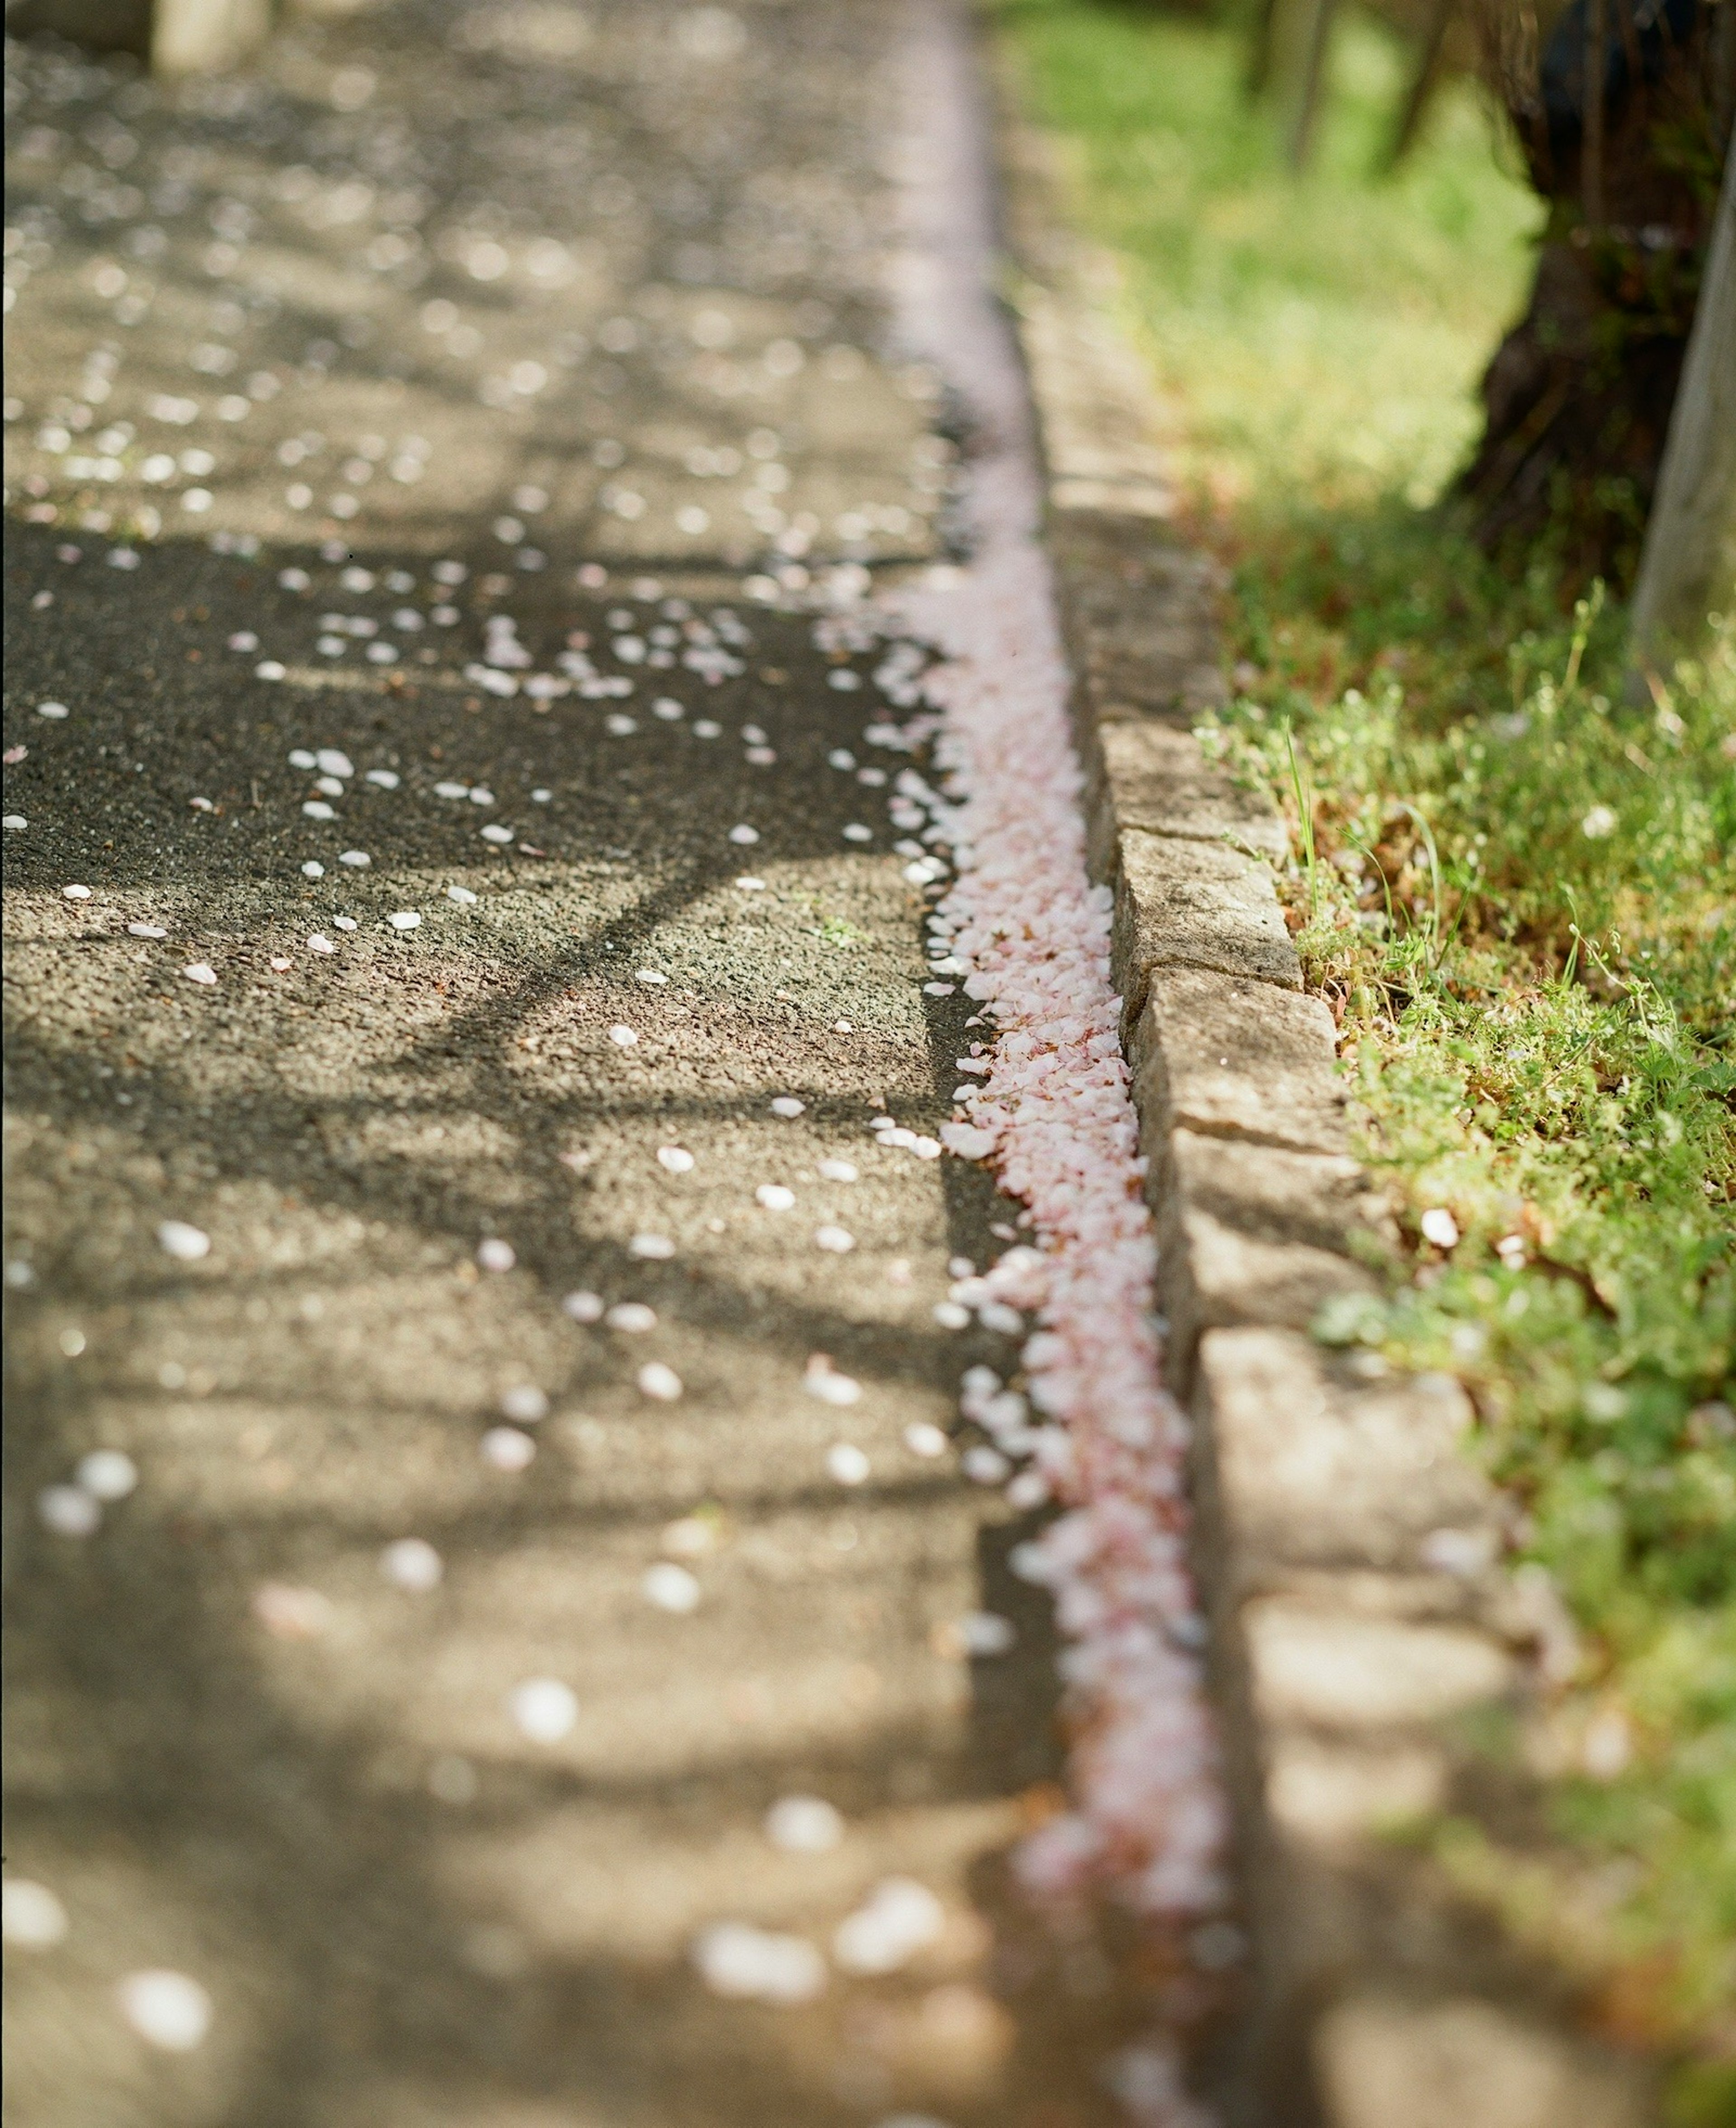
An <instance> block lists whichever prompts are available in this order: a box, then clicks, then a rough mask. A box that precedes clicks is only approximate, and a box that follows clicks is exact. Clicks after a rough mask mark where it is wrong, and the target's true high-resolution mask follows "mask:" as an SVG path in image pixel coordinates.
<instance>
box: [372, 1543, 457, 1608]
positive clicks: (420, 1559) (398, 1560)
mask: <svg viewBox="0 0 1736 2128" xmlns="http://www.w3.org/2000/svg"><path fill="white" fill-rule="evenodd" d="M380 1571H381V1573H382V1574H383V1575H385V1577H386V1579H387V1580H388V1581H389V1582H391V1584H392V1585H393V1587H394V1588H397V1589H403V1590H405V1591H406V1593H407V1594H410V1595H412V1596H424V1595H426V1594H427V1593H428V1591H429V1589H436V1588H438V1587H439V1584H440V1577H441V1576H442V1575H443V1574H444V1573H445V1571H446V1563H445V1561H444V1560H443V1559H442V1558H441V1556H440V1555H439V1552H437V1551H435V1550H434V1546H432V1545H431V1544H430V1543H429V1541H428V1540H427V1539H426V1538H425V1537H396V1538H394V1540H393V1541H392V1542H391V1543H390V1544H389V1545H387V1547H386V1549H385V1550H384V1551H382V1553H381V1554H380Z"/></svg>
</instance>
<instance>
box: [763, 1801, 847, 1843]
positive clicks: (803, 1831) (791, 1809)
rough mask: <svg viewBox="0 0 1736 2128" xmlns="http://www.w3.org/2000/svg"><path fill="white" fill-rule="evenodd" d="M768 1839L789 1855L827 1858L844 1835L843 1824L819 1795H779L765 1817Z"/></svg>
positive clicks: (835, 1812)
mask: <svg viewBox="0 0 1736 2128" xmlns="http://www.w3.org/2000/svg"><path fill="white" fill-rule="evenodd" d="M765 1826H766V1838H767V1839H768V1840H769V1841H771V1844H772V1845H773V1846H774V1847H778V1848H781V1849H782V1850H783V1851H784V1853H785V1854H786V1855H824V1854H827V1853H828V1852H829V1851H830V1850H832V1848H834V1847H836V1846H837V1844H838V1842H839V1841H841V1840H842V1838H843V1836H844V1821H843V1819H842V1817H840V1816H839V1815H838V1813H837V1811H835V1810H834V1809H833V1808H832V1805H831V1804H830V1803H827V1802H825V1801H824V1800H823V1798H820V1797H819V1796H809V1795H790V1796H780V1797H779V1798H778V1800H777V1801H776V1803H773V1805H772V1806H771V1809H770V1810H768V1811H767V1812H766V1817H765Z"/></svg>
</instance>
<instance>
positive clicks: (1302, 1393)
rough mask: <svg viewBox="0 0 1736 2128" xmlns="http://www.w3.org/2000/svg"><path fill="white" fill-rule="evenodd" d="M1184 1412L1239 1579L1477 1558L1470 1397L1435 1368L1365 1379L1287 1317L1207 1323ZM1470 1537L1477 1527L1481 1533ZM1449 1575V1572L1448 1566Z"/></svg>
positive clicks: (1245, 1583)
mask: <svg viewBox="0 0 1736 2128" xmlns="http://www.w3.org/2000/svg"><path fill="white" fill-rule="evenodd" d="M1194 1380H1195V1388H1194V1394H1193V1411H1194V1418H1195V1424H1196V1427H1197V1429H1198V1439H1199V1441H1200V1443H1201V1447H1202V1454H1205V1455H1207V1456H1209V1457H1210V1460H1211V1465H1212V1484H1213V1488H1214V1490H1215V1492H1216V1494H1217V1499H1218V1502H1219V1512H1220V1513H1221V1517H1222V1518H1223V1519H1224V1523H1225V1527H1226V1541H1227V1543H1228V1545H1229V1547H1230V1556H1227V1557H1226V1558H1225V1559H1223V1560H1221V1561H1220V1568H1221V1570H1222V1571H1223V1572H1225V1573H1226V1575H1228V1577H1229V1579H1230V1580H1231V1583H1232V1584H1234V1586H1235V1587H1236V1589H1239V1590H1244V1591H1245V1590H1248V1589H1258V1588H1270V1587H1273V1586H1274V1585H1277V1584H1278V1583H1280V1582H1282V1581H1283V1579H1284V1578H1285V1576H1286V1575H1287V1573H1288V1572H1289V1571H1290V1570H1294V1569H1297V1568H1313V1569H1336V1570H1358V1569H1367V1570H1373V1571H1374V1572H1378V1573H1383V1574H1385V1573H1392V1572H1394V1571H1402V1572H1407V1573H1413V1574H1414V1573H1418V1572H1421V1573H1424V1574H1430V1575H1432V1574H1435V1573H1436V1572H1439V1571H1440V1568H1439V1566H1438V1564H1437V1562H1438V1560H1439V1559H1440V1558H1441V1557H1443V1556H1444V1557H1445V1558H1446V1559H1448V1560H1449V1561H1452V1560H1454V1554H1453V1552H1452V1551H1450V1550H1449V1549H1444V1548H1443V1547H1442V1546H1440V1543H1439V1541H1438V1540H1439V1539H1440V1536H1441V1534H1442V1533H1443V1532H1449V1531H1451V1532H1458V1533H1459V1537H1460V1538H1461V1540H1463V1543H1462V1546H1461V1549H1460V1551H1459V1554H1458V1560H1459V1561H1460V1562H1463V1564H1464V1565H1469V1566H1471V1567H1472V1568H1473V1570H1475V1569H1477V1568H1478V1567H1481V1568H1482V1569H1487V1566H1488V1565H1490V1564H1491V1563H1492V1558H1493V1555H1494V1552H1495V1550H1496V1546H1495V1545H1494V1542H1493V1537H1494V1534H1495V1532H1494V1528H1493V1518H1492V1508H1493V1495H1492V1492H1491V1489H1490V1488H1489V1485H1488V1484H1487V1480H1485V1479H1484V1478H1483V1477H1482V1475H1481V1473H1480V1472H1479V1471H1478V1470H1477V1468H1476V1466H1475V1465H1473V1463H1472V1462H1471V1461H1470V1460H1469V1459H1468V1457H1467V1456H1466V1455H1465V1454H1464V1452H1463V1443H1464V1436H1465V1434H1466V1432H1467V1431H1468V1428H1469V1427H1470V1425H1471V1423H1472V1413H1471V1408H1470V1404H1469V1403H1468V1399H1466V1397H1465V1394H1464V1392H1463V1390H1462V1389H1460V1388H1459V1385H1458V1384H1457V1383H1456V1382H1454V1381H1453V1380H1450V1379H1449V1377H1447V1376H1444V1375H1421V1376H1413V1375H1390V1376H1388V1377H1387V1378H1385V1379H1383V1380H1378V1381H1372V1382H1370V1381H1362V1380H1357V1379H1356V1377H1355V1376H1354V1375H1353V1374H1352V1373H1351V1372H1350V1370H1349V1368H1348V1367H1347V1366H1346V1365H1345V1363H1344V1362H1343V1361H1340V1360H1337V1359H1334V1358H1332V1357H1330V1356H1328V1355H1327V1354H1326V1353H1324V1352H1322V1351H1321V1349H1320V1348H1319V1347H1318V1346H1316V1344H1315V1343H1314V1342H1312V1340H1311V1339H1310V1338H1308V1337H1304V1336H1301V1335H1299V1334H1297V1332H1294V1331H1292V1330H1275V1329H1237V1330H1212V1331H1211V1332H1208V1333H1207V1336H1206V1337H1204V1339H1203V1340H1202V1343H1201V1346H1200V1350H1199V1353H1198V1358H1197V1360H1196V1362H1195V1369H1194ZM1477 1540H1485V1541H1481V1542H1479V1541H1477ZM1447 1578H1448V1579H1449V1580H1450V1579H1453V1578H1454V1576H1453V1574H1452V1571H1451V1566H1450V1565H1449V1568H1448V1570H1447Z"/></svg>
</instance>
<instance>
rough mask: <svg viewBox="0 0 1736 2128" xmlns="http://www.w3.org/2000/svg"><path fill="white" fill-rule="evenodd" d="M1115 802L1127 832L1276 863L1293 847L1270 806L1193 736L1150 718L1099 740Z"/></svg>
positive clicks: (1109, 729) (1116, 726)
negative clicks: (1226, 847)
mask: <svg viewBox="0 0 1736 2128" xmlns="http://www.w3.org/2000/svg"><path fill="white" fill-rule="evenodd" d="M1098 743H1099V745H1100V746H1101V747H1102V749H1103V768H1104V773H1105V776H1106V777H1107V779H1108V792H1109V798H1110V802H1111V804H1112V806H1113V808H1114V811H1115V817H1116V820H1117V824H1119V826H1120V827H1122V829H1127V828H1139V829H1144V830H1145V832H1146V833H1147V834H1154V835H1179V836H1180V837H1182V838H1184V839H1186V840H1188V841H1192V842H1202V843H1228V844H1230V845H1231V846H1232V847H1235V848H1241V849H1244V850H1251V851H1253V852H1254V853H1255V854H1256V855H1257V856H1259V857H1266V858H1269V860H1271V861H1272V862H1274V863H1275V862H1278V861H1279V860H1280V859H1281V858H1282V857H1283V854H1284V852H1285V849H1286V848H1287V847H1288V839H1289V838H1288V835H1287V834H1286V833H1285V830H1284V824H1283V820H1282V819H1279V817H1278V814H1277V813H1276V812H1275V811H1274V810H1273V808H1272V807H1271V805H1269V804H1268V803H1266V802H1265V801H1264V800H1262V799H1261V798H1259V796H1256V794H1255V792H1253V791H1245V790H1244V789H1242V787H1241V786H1240V785H1239V784H1237V783H1236V782H1235V781H1232V780H1231V777H1230V776H1229V774H1228V772H1226V770H1224V769H1222V768H1220V767H1218V766H1217V763H1216V762H1209V761H1207V758H1206V757H1205V753H1204V752H1203V750H1202V748H1201V746H1200V743H1199V741H1198V739H1195V738H1194V736H1193V733H1192V732H1182V731H1177V730H1175V729H1173V727H1171V726H1169V725H1165V724H1153V723H1151V722H1150V721H1149V720H1145V719H1141V720H1140V721H1139V722H1138V723H1133V722H1131V721H1122V722H1117V723H1108V722H1106V723H1104V724H1103V726H1102V728H1101V729H1100V730H1099V732H1098Z"/></svg>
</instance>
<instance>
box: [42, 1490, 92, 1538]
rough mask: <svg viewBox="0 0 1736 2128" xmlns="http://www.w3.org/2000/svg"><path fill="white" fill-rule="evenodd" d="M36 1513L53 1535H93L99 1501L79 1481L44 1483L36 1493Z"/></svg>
mask: <svg viewBox="0 0 1736 2128" xmlns="http://www.w3.org/2000/svg"><path fill="white" fill-rule="evenodd" d="M36 1513H37V1514H38V1515H39V1516H40V1518H41V1521H42V1525H43V1527H44V1528H45V1529H51V1530H52V1531H53V1532H54V1533H55V1536H56V1537H93V1536H94V1535H95V1534H96V1532H97V1527H99V1525H100V1524H101V1522H102V1505H101V1503H100V1502H98V1501H96V1500H93V1499H92V1498H91V1496H90V1494H88V1493H87V1492H86V1491H85V1490H84V1489H83V1486H82V1485H45V1486H44V1487H43V1489H42V1490H41V1491H40V1493H38V1494H37V1495H36Z"/></svg>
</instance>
